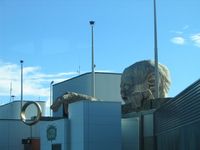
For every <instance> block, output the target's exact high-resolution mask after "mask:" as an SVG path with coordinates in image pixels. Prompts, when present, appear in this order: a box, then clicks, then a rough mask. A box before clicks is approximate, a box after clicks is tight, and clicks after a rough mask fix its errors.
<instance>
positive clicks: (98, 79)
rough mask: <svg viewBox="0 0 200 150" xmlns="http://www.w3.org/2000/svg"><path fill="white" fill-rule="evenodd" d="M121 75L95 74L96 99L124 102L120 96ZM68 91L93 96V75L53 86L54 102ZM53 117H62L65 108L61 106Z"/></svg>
mask: <svg viewBox="0 0 200 150" xmlns="http://www.w3.org/2000/svg"><path fill="white" fill-rule="evenodd" d="M120 82H121V74H114V73H95V83H96V86H95V91H96V97H97V98H98V99H100V100H103V101H117V102H122V99H121V95H120ZM67 91H69V92H77V93H82V94H86V95H91V93H92V90H91V73H86V74H83V75H80V76H78V77H75V78H72V79H69V80H66V81H63V82H60V83H57V84H54V85H53V101H55V100H56V98H57V97H59V96H62V95H63V94H64V93H66V92H67ZM53 116H56V117H62V116H63V107H62V106H61V107H60V108H59V110H58V111H57V112H54V113H53Z"/></svg>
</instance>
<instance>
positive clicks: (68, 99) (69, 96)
mask: <svg viewBox="0 0 200 150" xmlns="http://www.w3.org/2000/svg"><path fill="white" fill-rule="evenodd" d="M80 100H89V101H96V100H97V99H96V98H94V97H92V96H89V95H85V94H80V93H75V92H66V93H65V94H63V95H62V96H60V97H58V98H57V99H56V100H55V102H54V103H53V104H52V105H51V106H50V108H51V109H52V110H53V111H54V112H55V111H57V110H58V109H59V107H60V106H61V105H63V106H64V114H65V115H67V114H68V104H70V103H74V102H77V101H80Z"/></svg>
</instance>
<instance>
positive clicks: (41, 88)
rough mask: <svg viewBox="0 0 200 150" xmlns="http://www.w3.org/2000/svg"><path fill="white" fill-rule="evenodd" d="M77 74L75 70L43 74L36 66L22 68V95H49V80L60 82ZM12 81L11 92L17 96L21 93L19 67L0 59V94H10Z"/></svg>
mask: <svg viewBox="0 0 200 150" xmlns="http://www.w3.org/2000/svg"><path fill="white" fill-rule="evenodd" d="M74 75H77V72H63V73H57V74H45V73H43V72H42V69H41V68H40V67H38V66H31V67H30V66H29V67H24V68H23V79H24V80H23V81H24V83H23V89H24V90H23V95H24V97H25V96H33V97H47V98H48V97H49V89H50V82H51V81H54V83H56V82H60V81H63V80H66V79H68V78H69V77H72V76H74ZM11 82H12V94H13V95H15V96H17V97H19V96H20V93H21V67H20V65H18V64H12V63H7V62H3V61H1V60H0V95H1V96H10V86H11Z"/></svg>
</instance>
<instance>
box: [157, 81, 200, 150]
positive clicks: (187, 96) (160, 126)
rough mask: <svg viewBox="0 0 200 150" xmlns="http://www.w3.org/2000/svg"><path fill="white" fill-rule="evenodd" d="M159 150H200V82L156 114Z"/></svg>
mask: <svg viewBox="0 0 200 150" xmlns="http://www.w3.org/2000/svg"><path fill="white" fill-rule="evenodd" d="M154 115H155V116H154V117H155V133H156V138H157V150H199V149H200V130H199V127H200V80H197V81H196V82H195V83H193V84H192V85H191V86H189V87H188V88H186V89H185V90H184V91H183V92H181V93H180V94H178V95H177V96H176V97H174V98H173V99H172V100H170V101H169V102H167V103H166V104H165V105H163V106H162V107H160V108H159V109H158V110H156V111H155V113H154Z"/></svg>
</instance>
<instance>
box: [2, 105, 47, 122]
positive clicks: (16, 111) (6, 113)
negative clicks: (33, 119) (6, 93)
mask: <svg viewBox="0 0 200 150" xmlns="http://www.w3.org/2000/svg"><path fill="white" fill-rule="evenodd" d="M26 102H27V101H23V104H24V103H26ZM37 103H39V105H40V106H41V109H42V116H45V109H46V108H45V102H44V101H38V102H37ZM20 107H21V102H20V101H13V102H11V103H8V104H5V105H1V106H0V119H20V112H21V108H20ZM29 108H30V107H27V110H26V112H27V113H26V114H27V117H28V116H31V114H32V110H31V108H30V109H29Z"/></svg>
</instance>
